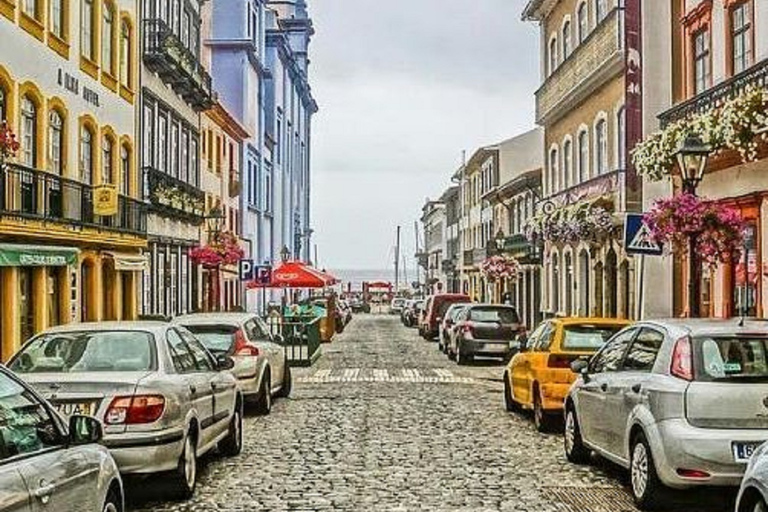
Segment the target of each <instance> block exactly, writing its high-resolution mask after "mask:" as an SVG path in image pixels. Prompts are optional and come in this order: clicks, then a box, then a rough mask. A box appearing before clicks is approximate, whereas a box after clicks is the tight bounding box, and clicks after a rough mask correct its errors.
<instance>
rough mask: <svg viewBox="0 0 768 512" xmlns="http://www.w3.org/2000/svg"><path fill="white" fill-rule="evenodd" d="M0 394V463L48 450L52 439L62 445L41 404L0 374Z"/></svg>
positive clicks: (19, 385) (17, 384)
mask: <svg viewBox="0 0 768 512" xmlns="http://www.w3.org/2000/svg"><path fill="white" fill-rule="evenodd" d="M0 390H2V393H0V410H2V411H3V417H2V420H0V460H2V459H4V458H8V457H15V456H17V455H26V454H30V453H35V452H39V451H42V450H45V449H47V448H51V447H52V446H55V443H53V440H54V439H62V441H63V435H62V434H61V432H59V430H58V427H57V426H56V423H55V422H54V421H53V419H52V418H51V415H50V414H49V413H48V411H47V410H46V408H45V406H44V405H43V403H42V402H40V401H39V400H38V399H37V398H35V396H34V395H33V394H32V393H31V392H29V391H27V390H26V389H24V386H22V385H21V384H19V383H18V382H16V381H15V380H13V379H11V378H10V377H8V376H7V375H5V374H0ZM62 444H63V443H62Z"/></svg>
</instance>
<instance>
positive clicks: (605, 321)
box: [504, 318, 631, 432]
mask: <svg viewBox="0 0 768 512" xmlns="http://www.w3.org/2000/svg"><path fill="white" fill-rule="evenodd" d="M630 323H631V322H629V321H628V320H618V319H614V318H553V319H551V320H545V321H544V322H542V323H541V324H540V325H539V326H538V327H537V328H536V330H534V331H533V333H531V335H530V336H529V337H528V339H527V340H526V341H525V342H524V343H522V344H521V347H520V352H518V353H517V354H515V356H514V357H513V358H512V360H511V361H510V362H509V364H508V365H507V368H506V370H505V371H504V403H505V405H506V407H507V410H508V411H516V410H520V409H529V410H530V409H533V417H534V421H535V423H536V428H537V429H538V430H539V431H540V432H544V431H547V430H549V429H550V428H551V427H552V426H553V423H554V421H555V419H556V418H557V417H559V416H560V415H561V414H562V410H563V401H564V400H565V397H566V395H567V394H568V390H569V389H570V387H571V384H573V382H574V380H576V375H575V374H574V373H573V372H572V371H571V362H572V361H574V360H576V359H579V358H582V357H590V356H592V354H594V353H595V352H597V350H598V349H599V348H600V347H602V346H603V344H605V342H606V341H607V340H608V339H609V338H610V337H611V336H613V335H614V334H615V333H617V332H618V331H620V330H621V329H623V328H624V327H626V326H627V325H629V324H630Z"/></svg>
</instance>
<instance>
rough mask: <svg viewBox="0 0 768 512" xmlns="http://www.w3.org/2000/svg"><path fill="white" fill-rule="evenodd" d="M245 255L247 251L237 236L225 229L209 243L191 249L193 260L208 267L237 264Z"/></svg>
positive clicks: (190, 255)
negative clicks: (241, 245)
mask: <svg viewBox="0 0 768 512" xmlns="http://www.w3.org/2000/svg"><path fill="white" fill-rule="evenodd" d="M244 255H245V252H244V251H243V249H242V248H241V247H240V242H239V240H238V239H237V236H236V235H235V234H234V233H232V232H230V231H223V232H221V233H219V234H218V235H217V236H216V237H215V238H214V239H213V240H211V243H209V244H208V245H205V246H198V247H195V248H194V249H192V250H191V251H189V257H190V258H191V259H192V262H193V263H195V264H198V265H202V266H204V267H206V268H215V267H218V266H220V265H235V264H237V262H238V261H240V260H241V259H242V258H243V256H244Z"/></svg>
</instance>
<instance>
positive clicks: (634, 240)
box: [624, 213, 664, 256]
mask: <svg viewBox="0 0 768 512" xmlns="http://www.w3.org/2000/svg"><path fill="white" fill-rule="evenodd" d="M624 250H625V251H626V253H627V254H645V255H647V256H660V255H661V254H663V253H664V247H663V246H662V245H661V244H660V243H658V242H657V241H656V240H654V239H653V235H652V233H651V230H650V229H649V228H648V226H647V225H646V224H645V222H643V214H642V213H628V214H627V219H626V221H625V222H624Z"/></svg>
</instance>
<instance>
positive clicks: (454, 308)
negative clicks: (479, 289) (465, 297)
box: [445, 304, 467, 320]
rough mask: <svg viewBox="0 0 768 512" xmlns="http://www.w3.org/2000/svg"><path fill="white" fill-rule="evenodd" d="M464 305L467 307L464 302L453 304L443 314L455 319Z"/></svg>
mask: <svg viewBox="0 0 768 512" xmlns="http://www.w3.org/2000/svg"><path fill="white" fill-rule="evenodd" d="M465 307H467V305H466V304H454V305H453V306H451V307H450V309H448V312H447V313H446V314H445V315H446V316H447V317H448V318H450V319H451V320H456V318H458V316H459V314H460V313H461V312H462V311H463V310H464V308H465Z"/></svg>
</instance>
